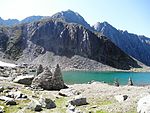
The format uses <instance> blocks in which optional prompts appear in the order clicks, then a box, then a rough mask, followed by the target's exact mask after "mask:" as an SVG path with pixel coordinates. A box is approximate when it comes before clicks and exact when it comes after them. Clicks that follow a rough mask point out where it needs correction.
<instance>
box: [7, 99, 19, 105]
mask: <svg viewBox="0 0 150 113" xmlns="http://www.w3.org/2000/svg"><path fill="white" fill-rule="evenodd" d="M5 103H6V105H17V103H16V101H15V100H7V101H5Z"/></svg>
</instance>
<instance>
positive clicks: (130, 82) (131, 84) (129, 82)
mask: <svg viewBox="0 0 150 113" xmlns="http://www.w3.org/2000/svg"><path fill="white" fill-rule="evenodd" d="M128 86H133V81H132V79H131V78H130V77H129V80H128Z"/></svg>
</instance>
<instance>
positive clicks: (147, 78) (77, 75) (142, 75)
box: [63, 71, 150, 86]
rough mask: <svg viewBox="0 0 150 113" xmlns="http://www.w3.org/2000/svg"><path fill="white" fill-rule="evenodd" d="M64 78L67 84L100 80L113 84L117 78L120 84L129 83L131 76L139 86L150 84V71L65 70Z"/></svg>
mask: <svg viewBox="0 0 150 113" xmlns="http://www.w3.org/2000/svg"><path fill="white" fill-rule="evenodd" d="M63 78H64V81H65V83H67V84H83V83H89V82H91V81H99V82H105V83H108V84H110V85H112V84H113V83H114V80H116V79H117V80H118V82H119V84H120V85H127V83H128V79H129V78H131V79H132V81H133V84H134V85H137V86H139V85H140V86H141V85H148V84H150V72H92V71H64V72H63Z"/></svg>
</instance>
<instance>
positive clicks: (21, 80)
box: [13, 75, 34, 85]
mask: <svg viewBox="0 0 150 113" xmlns="http://www.w3.org/2000/svg"><path fill="white" fill-rule="evenodd" d="M33 79H34V75H25V76H23V75H21V76H17V78H15V79H14V80H13V82H15V83H20V84H25V85H31V83H32V80H33Z"/></svg>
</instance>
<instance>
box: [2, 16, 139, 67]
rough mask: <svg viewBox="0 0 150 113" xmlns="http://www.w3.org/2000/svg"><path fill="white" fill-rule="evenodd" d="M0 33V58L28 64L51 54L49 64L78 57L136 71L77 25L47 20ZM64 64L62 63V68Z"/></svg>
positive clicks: (132, 64) (131, 63)
mask: <svg viewBox="0 0 150 113" xmlns="http://www.w3.org/2000/svg"><path fill="white" fill-rule="evenodd" d="M0 32H1V37H0V39H1V41H0V42H3V46H2V47H1V50H2V51H3V53H4V56H3V58H9V59H13V60H17V61H19V60H20V61H21V60H22V59H24V60H23V61H26V60H29V62H31V61H33V60H34V59H35V58H37V57H39V56H41V55H44V54H45V53H46V52H52V53H53V54H54V56H53V57H50V58H51V59H52V61H53V60H54V59H55V58H56V56H60V58H63V57H66V58H69V59H70V58H72V57H73V56H75V55H79V56H82V57H84V58H88V59H92V60H94V61H97V62H100V63H102V65H108V66H112V67H114V68H119V69H130V68H132V67H140V66H139V65H138V64H137V62H136V61H135V60H133V59H132V58H131V57H130V56H128V55H127V54H125V53H124V52H123V51H121V50H120V49H119V48H118V47H117V46H115V45H114V44H113V43H112V42H111V41H110V40H109V39H107V37H105V36H97V35H96V34H95V33H93V32H91V31H90V30H88V29H86V28H84V27H83V26H82V25H79V24H74V23H67V22H65V21H62V20H59V19H54V18H50V19H47V20H42V21H37V22H33V23H29V24H23V25H18V26H14V27H12V28H7V27H2V28H1V29H0ZM4 39H5V40H4ZM43 60H44V59H43ZM66 62H67V61H66V60H64V64H65V63H66ZM58 63H59V62H58ZM77 65H78V64H77ZM77 67H78V66H77Z"/></svg>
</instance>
